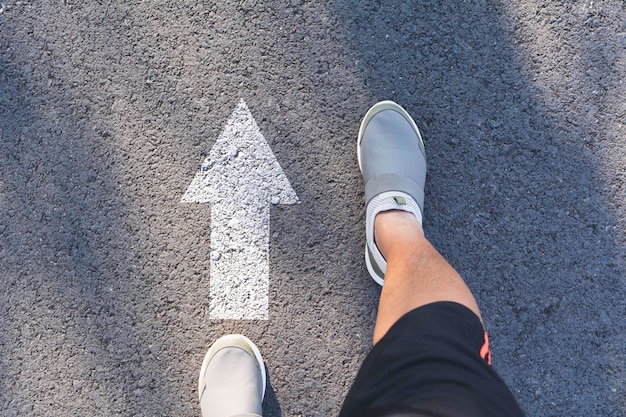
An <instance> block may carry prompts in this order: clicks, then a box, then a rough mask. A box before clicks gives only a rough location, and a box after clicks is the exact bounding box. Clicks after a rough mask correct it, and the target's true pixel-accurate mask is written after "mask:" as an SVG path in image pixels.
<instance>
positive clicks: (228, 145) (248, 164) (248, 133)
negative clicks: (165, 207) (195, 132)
mask: <svg viewBox="0 0 626 417" xmlns="http://www.w3.org/2000/svg"><path fill="white" fill-rule="evenodd" d="M229 199H237V200H238V201H239V203H244V204H245V203H246V202H248V203H250V204H255V205H257V206H260V205H262V204H264V203H265V202H266V201H269V202H271V203H272V204H296V203H299V200H298V196H297V195H296V192H295V191H294V190H293V188H292V187H291V184H290V183H289V179H287V177H286V176H285V173H284V172H283V170H282V168H281V167H280V164H279V163H278V161H277V160H276V157H275V156H274V153H273V152H272V149H271V148H270V147H269V145H268V144H267V141H266V140H265V138H264V137H263V135H262V134H261V131H260V129H259V127H258V125H257V124H256V121H255V120H254V117H252V114H251V113H250V110H249V109H248V106H246V103H245V102H244V101H243V99H242V100H240V101H239V104H238V105H237V108H236V109H235V111H234V112H233V113H232V115H231V116H230V118H229V119H228V122H227V123H226V126H225V127H224V130H223V131H222V133H221V134H220V137H219V138H218V139H217V142H215V144H214V145H213V147H212V148H211V151H210V153H209V156H208V157H207V158H206V159H205V160H204V163H203V164H202V166H201V167H200V170H199V171H198V172H197V173H196V176H195V177H194V179H193V180H192V181H191V184H190V185H189V187H188V188H187V191H186V192H185V195H184V196H183V198H182V199H181V201H182V202H197V203H207V202H210V203H214V202H222V201H225V200H229Z"/></svg>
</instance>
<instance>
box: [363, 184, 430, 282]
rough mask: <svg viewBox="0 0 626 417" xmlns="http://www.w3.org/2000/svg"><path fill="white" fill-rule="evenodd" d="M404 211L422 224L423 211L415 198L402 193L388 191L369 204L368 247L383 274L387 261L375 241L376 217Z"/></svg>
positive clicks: (366, 236) (367, 219)
mask: <svg viewBox="0 0 626 417" xmlns="http://www.w3.org/2000/svg"><path fill="white" fill-rule="evenodd" d="M389 210H402V211H407V212H409V213H413V215H414V216H415V218H417V221H418V222H419V224H422V211H421V210H420V207H419V206H418V205H417V203H416V202H415V200H414V199H413V197H411V196H410V195H408V194H407V193H403V192H401V191H387V192H385V193H382V194H379V195H377V196H376V197H374V198H372V199H371V200H370V202H369V203H368V204H367V211H366V215H365V216H366V217H365V239H366V240H367V247H368V248H369V249H370V251H371V253H372V256H373V257H374V261H375V262H376V264H377V266H378V268H379V269H380V270H381V271H382V272H383V274H384V273H385V272H386V271H387V261H385V257H384V256H383V255H382V253H380V251H379V250H378V247H377V246H376V242H375V241H374V220H375V219H376V215H377V214H378V213H380V212H382V211H389Z"/></svg>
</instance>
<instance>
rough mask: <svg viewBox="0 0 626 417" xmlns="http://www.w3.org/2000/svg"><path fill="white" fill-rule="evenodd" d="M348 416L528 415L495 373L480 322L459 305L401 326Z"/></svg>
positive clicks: (352, 395)
mask: <svg viewBox="0 0 626 417" xmlns="http://www.w3.org/2000/svg"><path fill="white" fill-rule="evenodd" d="M339 416H340V417H383V416H385V417H392V416H393V417H409V416H421V417H431V416H432V417H457V416H459V417H461V416H463V417H474V416H476V417H490V416H494V417H508V416H523V413H522V411H521V410H520V408H519V406H518V405H517V402H516V401H515V399H514V398H513V395H512V394H511V392H510V391H509V389H508V388H507V387H506V385H505V384H504V382H503V381H502V380H501V379H500V377H499V376H498V375H497V374H496V372H495V371H494V370H493V369H492V368H491V366H490V352H489V342H488V339H487V334H486V333H485V331H484V329H483V326H482V324H481V322H480V320H479V319H478V317H477V316H476V315H475V314H474V313H473V312H472V311H471V310H469V309H468V308H466V307H464V306H462V305H461V304H457V303H452V302H438V303H433V304H428V305H425V306H422V307H419V308H417V309H415V310H413V311H411V312H409V313H407V314H405V315H404V316H403V317H402V318H401V319H400V320H398V321H397V322H396V323H395V324H394V325H393V326H392V327H391V329H389V331H388V332H387V334H386V335H385V336H384V337H383V338H382V339H381V340H380V341H379V342H378V343H377V344H376V345H375V346H374V347H373V348H372V350H371V351H370V353H369V354H368V355H367V357H366V358H365V361H364V362H363V365H361V369H360V370H359V373H358V374H357V377H356V380H355V381H354V384H353V385H352V388H351V389H350V392H349V393H348V396H347V397H346V399H345V401H344V403H343V407H342V408H341V412H340V413H339Z"/></svg>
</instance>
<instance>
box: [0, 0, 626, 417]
mask: <svg viewBox="0 0 626 417" xmlns="http://www.w3.org/2000/svg"><path fill="white" fill-rule="evenodd" d="M2 1H3V4H2V5H0V9H1V12H2V13H1V14H0V280H1V281H0V282H1V284H2V291H0V410H1V411H0V414H1V415H3V416H24V415H29V416H68V415H75V416H91V415H94V416H95V415H98V416H118V415H119V416H135V415H136V416H155V415H163V416H196V415H199V414H200V410H199V406H198V400H197V393H196V383H197V382H196V381H197V377H198V372H199V368H200V363H201V361H202V357H203V356H204V353H205V351H206V349H207V348H208V347H209V345H210V344H211V342H212V341H213V340H215V339H216V338H218V337H219V336H221V335H223V334H226V333H232V332H237V333H243V334H246V335H247V336H248V337H250V338H251V339H252V340H254V341H255V342H256V343H257V345H258V346H259V348H260V349H261V352H262V353H263V355H264V359H265V361H266V363H267V368H268V371H269V376H270V388H269V389H268V394H267V396H266V401H265V415H266V416H281V415H282V416H285V417H288V416H289V417H290V416H300V415H302V416H327V415H333V414H336V413H337V412H338V410H339V408H340V406H341V402H342V399H343V396H344V395H345V393H346V392H347V390H348V388H349V386H350V384H351V382H352V379H353V377H354V375H355V374H356V372H357V370H358V366H359V364H360V363H361V361H362V360H363V358H364V357H365V355H366V353H367V352H368V350H369V348H370V346H371V336H372V331H373V324H374V319H375V312H376V306H377V301H378V296H379V288H378V287H377V285H376V284H375V283H374V282H373V281H372V280H371V279H370V278H369V276H368V274H367V271H366V268H365V264H364V260H363V246H364V226H365V224H364V221H365V218H364V207H363V205H364V203H363V197H362V190H363V183H362V179H361V176H360V173H359V169H358V165H357V161H356V156H355V147H356V146H355V145H356V143H355V141H356V134H357V130H358V125H359V122H360V120H361V118H362V116H363V115H364V114H365V112H366V111H367V109H368V108H369V107H370V106H371V105H372V104H374V103H375V102H377V101H379V100H383V99H391V100H395V101H397V102H398V103H400V104H402V105H403V106H404V107H405V108H407V110H408V111H409V112H410V113H411V114H412V115H413V116H414V118H415V119H416V121H417V123H418V125H419V127H420V128H421V130H422V134H423V137H424V140H425V143H426V149H427V157H428V161H429V164H430V165H429V178H428V182H427V190H426V203H425V221H424V224H425V229H426V234H427V236H428V237H429V239H430V240H431V241H432V242H433V244H434V245H435V246H436V247H437V248H438V249H439V250H440V251H441V252H442V254H444V256H445V257H446V258H447V259H448V260H449V261H450V263H451V264H452V265H453V266H454V267H455V268H457V269H458V270H459V272H460V273H461V274H462V275H463V276H464V277H465V279H466V280H467V283H468V285H469V286H470V288H471V289H472V290H473V291H474V292H475V294H476V297H477V299H478V301H479V304H480V305H481V308H482V312H483V315H484V318H485V322H486V325H487V327H488V330H489V332H490V335H491V345H492V349H493V354H494V366H495V368H496V369H497V371H498V372H499V373H500V374H501V376H502V377H503V379H504V380H505V381H506V382H507V383H508V384H509V386H510V388H511V390H512V391H513V393H514V394H515V396H516V397H517V398H518V400H519V402H520V404H521V406H522V408H523V409H524V410H525V412H526V413H527V414H528V415H529V416H610V417H616V416H624V415H626V388H625V384H624V379H625V377H626V365H625V364H626V345H625V340H626V339H625V337H626V336H625V335H626V308H625V306H626V302H625V298H626V297H625V294H626V291H625V290H626V260H625V256H626V185H625V184H626V168H625V165H626V100H625V97H626V81H625V74H626V53H625V51H626V3H624V1H619V0H613V1H605V2H599V1H584V2H583V1H581V2H572V3H570V2H567V4H561V3H562V2H559V1H545V2H540V1H538V0H529V1H524V2H513V1H501V2H495V1H489V0H482V1H481V0H477V1H473V2H469V1H468V2H460V1H459V2H426V1H424V2H417V1H407V2H396V1H391V2H383V1H374V0H366V1H354V0H353V1H347V0H342V1H333V0H329V1H317V0H312V1H301V0H291V1H273V2H263V1H254V0H242V1H240V0H236V1H235V0H231V1H219V2H211V1H204V2H200V1H196V0H191V1H186V2H176V1H169V2H162V1H155V0H150V1H149V0H147V1H130V2H109V1H106V0H85V1H77V0H76V1H75V0H66V1H61V0H57V1H43V0H42V1H34V0H33V1H25V0H24V1H15V0H2ZM241 98H243V99H244V100H245V101H246V103H247V104H248V107H249V108H250V111H251V112H252V114H253V116H254V117H255V119H256V121H257V123H258V124H259V127H260V129H261V131H262V133H263V134H264V135H265V137H266V139H267V141H268V143H269V144H270V146H271V147H272V149H273V151H274V153H275V155H276V157H277V159H278V161H279V162H280V164H281V166H282V167H283V170H284V171H285V174H286V175H287V177H288V178H289V180H290V181H291V184H292V185H293V187H294V189H295V191H296V193H297V194H298V197H299V199H300V201H301V204H299V205H296V206H273V207H272V209H271V238H270V313H269V317H270V318H269V320H268V321H212V320H209V318H208V305H209V304H208V300H209V299H208V297H209V277H208V273H209V265H210V259H209V252H210V241H209V234H210V228H211V217H210V207H209V206H208V205H205V204H181V203H180V202H179V201H180V198H181V197H182V195H183V193H184V192H185V190H186V188H187V186H188V185H189V183H190V181H191V179H192V178H193V176H194V174H195V173H196V171H197V169H198V167H199V165H200V163H201V162H202V160H203V159H204V157H205V156H206V155H207V154H208V152H209V150H210V149H211V146H212V144H213V143H214V142H215V140H216V139H217V137H218V136H219V134H220V132H221V130H222V129H223V127H224V124H225V123H226V120H227V119H228V117H229V115H230V114H231V112H232V111H233V110H234V109H235V107H236V105H237V103H238V102H239V100H240V99H241Z"/></svg>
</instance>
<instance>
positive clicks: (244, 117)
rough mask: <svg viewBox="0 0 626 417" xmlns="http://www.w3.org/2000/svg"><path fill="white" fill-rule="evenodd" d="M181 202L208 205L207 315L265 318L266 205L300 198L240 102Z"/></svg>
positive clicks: (267, 232)
mask: <svg viewBox="0 0 626 417" xmlns="http://www.w3.org/2000/svg"><path fill="white" fill-rule="evenodd" d="M181 201H182V202H196V203H210V204H211V268H210V274H211V277H210V297H211V302H210V312H209V316H210V318H212V319H237V320H243V319H248V320H253V319H257V320H259V319H260V320H267V318H268V287H269V238H270V204H295V203H298V202H299V201H298V197H297V196H296V193H295V191H294V190H293V188H291V184H289V180H288V179H287V177H286V176H285V174H284V173H283V170H282V168H281V167H280V164H279V163H278V161H277V160H276V157H275V156H274V153H273V152H272V150H271V149H270V147H269V145H268V144H267V142H266V141H265V138H264V137H263V135H262V134H261V131H260V130H259V127H258V126H257V124H256V122H255V121H254V118H253V117H252V114H251V113H250V110H248V107H247V106H246V103H245V102H244V101H243V100H241V101H240V102H239V104H238V105H237V108H236V109H235V111H234V112H233V114H232V115H231V116H230V118H229V119H228V122H227V123H226V127H225V128H224V131H223V132H222V134H221V135H220V137H219V138H218V139H217V142H215V145H213V148H211V152H210V153H209V156H208V157H207V158H206V159H205V160H204V163H203V164H202V166H201V167H200V170H199V171H198V173H197V174H196V176H195V177H194V179H193V181H191V184H190V185H189V188H187V191H186V192H185V195H184V196H183V198H182V200H181Z"/></svg>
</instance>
